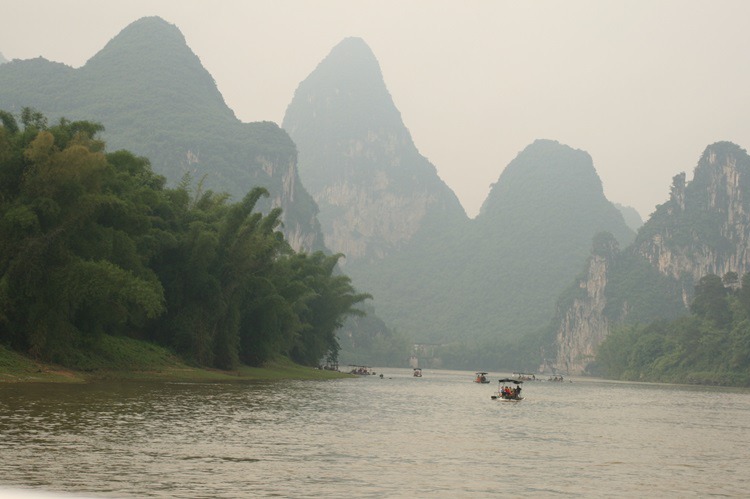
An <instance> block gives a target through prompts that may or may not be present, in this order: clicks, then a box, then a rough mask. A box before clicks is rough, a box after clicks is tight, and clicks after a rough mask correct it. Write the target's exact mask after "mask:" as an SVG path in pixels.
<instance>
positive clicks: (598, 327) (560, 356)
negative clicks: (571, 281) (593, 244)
mask: <svg viewBox="0 0 750 499" xmlns="http://www.w3.org/2000/svg"><path fill="white" fill-rule="evenodd" d="M598 238H599V239H600V240H601V242H600V244H599V245H598V248H596V249H595V253H594V254H593V255H592V256H591V257H590V258H589V261H588V263H587V268H586V272H585V274H584V276H583V277H581V278H580V279H578V280H577V282H576V287H577V288H578V289H577V293H572V294H573V295H574V297H573V298H572V299H571V301H569V302H565V304H564V307H562V308H558V311H557V315H558V323H559V325H558V329H557V331H556V332H555V345H556V352H554V359H555V360H554V361H553V363H552V364H553V366H554V367H555V368H556V369H557V370H560V371H564V372H566V373H572V372H573V373H582V372H584V371H585V370H586V367H587V366H588V364H589V363H590V362H591V361H592V360H593V359H594V357H595V354H596V347H597V346H599V344H600V343H601V342H602V341H603V340H604V338H605V336H606V334H607V332H608V331H609V320H608V318H607V317H606V315H605V313H604V310H605V308H606V306H607V297H606V289H607V279H608V268H609V267H610V266H611V264H612V260H613V259H614V257H615V255H616V254H617V251H618V248H617V241H616V240H615V239H614V238H612V237H611V236H609V235H607V234H602V235H599V236H598Z"/></svg>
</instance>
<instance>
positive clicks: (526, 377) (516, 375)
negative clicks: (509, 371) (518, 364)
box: [513, 373, 536, 381]
mask: <svg viewBox="0 0 750 499" xmlns="http://www.w3.org/2000/svg"><path fill="white" fill-rule="evenodd" d="M513 377H514V378H516V379H520V380H521V381H536V374H529V373H513Z"/></svg>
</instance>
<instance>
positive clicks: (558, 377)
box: [547, 374, 563, 383]
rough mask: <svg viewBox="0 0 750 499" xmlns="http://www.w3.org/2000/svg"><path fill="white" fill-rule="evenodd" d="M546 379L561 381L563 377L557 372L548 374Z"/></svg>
mask: <svg viewBox="0 0 750 499" xmlns="http://www.w3.org/2000/svg"><path fill="white" fill-rule="evenodd" d="M547 381H555V382H557V383H562V382H563V377H562V376H561V375H559V374H555V375H554V376H550V377H549V378H548V379H547Z"/></svg>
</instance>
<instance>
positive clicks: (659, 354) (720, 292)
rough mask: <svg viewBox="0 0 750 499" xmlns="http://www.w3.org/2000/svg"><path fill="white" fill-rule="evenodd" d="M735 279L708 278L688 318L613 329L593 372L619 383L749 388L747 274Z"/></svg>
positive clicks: (699, 286)
mask: <svg viewBox="0 0 750 499" xmlns="http://www.w3.org/2000/svg"><path fill="white" fill-rule="evenodd" d="M737 281H738V279H737V274H736V273H732V272H730V273H727V274H726V275H725V276H724V278H720V277H719V276H717V275H713V274H709V275H706V276H704V277H703V278H701V279H700V281H699V282H698V284H697V285H696V286H695V297H694V299H693V302H692V304H691V307H690V310H691V312H692V314H691V315H690V316H689V317H683V318H680V319H677V320H674V321H659V322H653V323H651V324H647V325H635V324H631V325H627V326H623V327H620V328H619V329H616V330H614V331H613V332H612V333H611V334H610V335H609V336H608V337H607V339H606V340H605V341H604V342H603V343H602V344H601V345H600V347H599V351H598V354H597V357H596V359H597V368H598V369H599V370H600V371H601V373H602V374H604V375H606V376H608V377H612V378H615V379H622V380H642V381H664V382H678V383H679V382H682V383H708V384H722V385H745V386H750V274H745V275H744V276H743V277H742V282H741V286H739V287H738V282H737Z"/></svg>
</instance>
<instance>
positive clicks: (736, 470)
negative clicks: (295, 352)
mask: <svg viewBox="0 0 750 499" xmlns="http://www.w3.org/2000/svg"><path fill="white" fill-rule="evenodd" d="M375 370H376V371H378V372H379V371H380V369H375ZM382 371H383V374H384V377H383V378H382V379H381V378H380V377H379V376H367V377H361V378H355V379H343V380H334V381H274V382H254V383H223V384H222V383H156V382H154V383H143V382H128V383H115V384H113V383H107V384H96V383H95V384H84V385H57V384H39V385H36V384H18V385H14V384H6V385H0V496H2V497H4V496H12V495H14V494H15V495H19V494H22V492H23V491H26V493H28V494H31V493H33V494H34V495H36V494H37V493H42V492H43V493H44V494H50V495H52V496H54V495H55V494H62V496H63V497H70V495H73V496H75V497H122V498H130V497H170V498H171V497H186V498H187V497H189V498H200V497H206V498H208V497H211V498H213V497H226V498H237V497H269V496H274V497H295V498H296V497H327V498H332V497H333V498H336V497H341V498H343V497H347V498H350V497H487V496H496V497H566V496H571V497H604V496H606V497H634V496H639V497H706V496H720V497H743V496H744V497H747V494H748V491H750V390H743V389H727V388H709V387H694V386H679V385H662V384H647V383H622V382H609V381H603V380H591V379H578V378H575V379H573V380H572V382H568V381H567V380H566V382H563V383H553V382H540V381H536V382H531V381H530V382H526V383H524V385H523V387H524V389H523V394H524V395H525V399H524V400H523V401H521V402H517V403H510V402H500V401H496V400H493V399H492V398H491V395H492V394H493V393H494V391H495V390H496V389H497V384H498V383H497V379H498V377H500V375H499V374H491V375H490V376H491V379H492V380H493V383H490V384H485V385H480V384H477V383H473V382H472V375H473V373H470V372H459V371H437V370H436V371H432V370H429V369H428V370H425V372H424V376H423V377H422V378H414V377H412V376H411V372H410V371H409V370H406V369H388V368H386V369H383V370H382Z"/></svg>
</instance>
